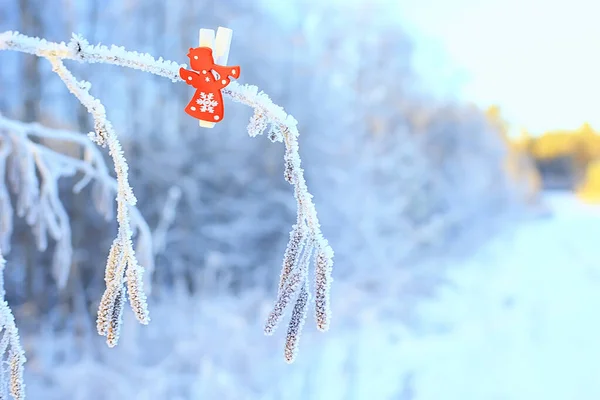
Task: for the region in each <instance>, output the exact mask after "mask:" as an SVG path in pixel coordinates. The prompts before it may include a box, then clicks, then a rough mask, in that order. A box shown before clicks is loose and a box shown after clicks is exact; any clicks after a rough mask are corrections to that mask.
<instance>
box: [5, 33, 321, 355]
mask: <svg viewBox="0 0 600 400" xmlns="http://www.w3.org/2000/svg"><path fill="white" fill-rule="evenodd" d="M2 49H8V50H15V51H20V52H24V53H29V54H34V55H37V56H40V57H45V58H47V59H49V60H51V62H52V64H53V66H54V70H55V72H57V73H58V74H59V75H60V76H61V78H62V79H63V81H64V82H65V84H66V85H67V87H69V89H70V90H71V92H72V93H73V94H74V95H75V96H76V97H77V98H78V99H79V100H80V101H81V103H82V104H83V105H84V106H86V108H87V109H88V111H89V112H90V113H91V114H92V115H93V116H94V121H95V136H94V137H93V139H94V140H95V141H96V142H97V143H98V144H100V145H108V146H109V148H110V150H111V155H112V156H113V157H114V158H115V168H116V170H117V177H118V180H119V196H118V197H117V199H118V202H119V203H118V204H119V217H118V218H120V219H119V223H120V226H121V228H120V229H119V235H118V237H117V239H116V241H115V243H114V244H113V248H112V249H111V254H121V253H122V252H125V254H126V257H125V258H124V259H121V258H120V257H113V258H112V259H111V257H109V263H108V266H107V279H108V278H110V279H108V281H107V291H106V292H105V296H104V297H103V300H102V306H101V308H102V307H105V308H107V309H104V310H103V312H102V313H99V324H98V328H99V331H100V332H101V333H103V334H106V332H107V330H108V329H109V320H110V318H111V316H112V315H113V312H112V311H113V310H114V307H115V301H117V297H118V296H117V294H118V292H119V288H120V286H119V285H120V284H121V283H122V274H123V270H124V268H125V263H131V264H132V265H131V267H129V268H128V271H131V274H128V276H127V282H128V285H129V284H130V282H135V283H136V285H141V281H140V280H139V276H140V270H139V267H137V264H136V263H135V259H134V257H133V250H132V248H131V241H130V232H129V230H128V229H127V224H126V221H124V215H125V216H126V213H127V211H126V209H127V208H126V207H124V204H127V203H128V204H134V203H135V199H134V197H133V194H132V193H131V188H130V187H129V185H128V183H127V174H126V173H127V170H126V164H125V163H124V158H122V152H121V149H120V146H119V145H118V142H117V141H116V136H115V135H114V131H113V129H112V126H111V125H110V123H109V122H108V121H107V120H106V113H105V110H104V107H103V106H102V104H101V103H100V102H99V101H98V100H96V99H94V98H93V97H92V96H91V95H90V94H89V92H88V90H89V87H90V85H89V83H87V82H77V81H76V80H75V79H74V78H73V76H72V75H71V74H70V73H69V72H68V70H67V69H66V68H65V67H64V65H63V64H62V62H61V60H63V59H67V60H77V61H81V62H88V63H106V64H113V65H118V66H122V67H127V68H134V69H138V70H142V71H146V72H150V73H152V74H155V75H158V76H163V77H165V78H168V79H170V80H171V81H173V82H178V81H181V79H180V77H179V69H180V68H181V67H183V68H185V67H186V65H185V64H181V65H180V64H178V63H175V62H172V61H167V60H163V59H162V58H159V59H155V58H154V57H152V56H150V55H148V54H140V53H137V52H131V51H126V50H125V49H124V48H123V47H118V46H111V47H107V46H100V45H98V46H93V45H90V44H89V43H88V42H87V41H86V40H85V39H83V38H82V37H80V36H77V35H74V36H73V38H72V40H71V41H70V43H69V44H65V43H52V42H47V41H45V40H40V39H37V38H32V37H28V36H25V35H21V34H19V33H17V32H4V33H2V34H0V50H2ZM223 93H224V94H225V95H226V96H228V97H230V98H231V99H233V100H234V101H236V102H240V103H243V104H246V105H248V106H250V107H252V108H253V109H254V115H253V117H252V119H251V121H250V123H249V125H248V133H249V134H250V136H257V135H259V134H262V133H263V132H264V131H265V130H266V127H267V125H269V124H270V129H269V133H268V137H269V139H270V140H272V141H274V142H275V141H282V142H283V143H284V144H285V148H286V151H285V157H284V177H285V179H286V181H288V182H289V183H290V184H292V185H293V186H294V195H295V198H296V202H297V207H298V216H297V223H296V225H295V227H294V228H293V230H292V233H291V234H290V240H291V241H293V240H295V239H294V238H295V237H296V233H297V232H296V231H297V230H300V231H302V232H303V237H304V239H303V240H304V241H305V242H306V243H311V249H310V250H311V251H312V247H313V246H314V250H315V251H316V254H317V257H315V259H316V261H315V264H316V265H315V291H316V310H315V313H316V318H317V327H318V328H319V329H320V330H322V331H325V330H327V329H328V327H329V322H330V318H331V313H330V310H329V286H330V284H331V282H332V278H331V270H332V265H333V250H332V249H331V247H330V246H329V243H328V242H327V240H326V239H325V238H324V237H323V235H322V232H321V227H320V224H319V220H318V218H317V212H316V209H315V206H314V203H313V201H312V195H311V194H310V193H309V192H308V188H307V185H306V181H305V179H304V171H303V169H302V166H301V160H300V155H299V147H298V135H299V133H298V128H297V124H298V123H297V121H296V120H295V119H294V118H293V117H292V116H291V115H288V114H287V113H286V112H285V110H284V109H283V108H282V107H280V106H277V105H275V104H274V103H273V102H272V101H271V99H270V98H269V96H267V95H266V94H265V93H264V92H259V91H258V88H257V87H256V86H249V85H240V84H238V83H237V82H232V83H231V84H230V85H229V86H228V87H227V88H225V89H224V90H223ZM121 160H123V162H121ZM290 246H295V245H294V244H293V243H292V242H290V244H289V245H288V250H286V253H285V256H284V261H283V267H282V274H281V283H280V287H279V294H278V300H277V302H276V304H275V308H274V310H273V312H274V313H275V314H279V313H282V315H283V312H284V311H285V310H284V309H285V307H283V309H281V308H282V306H283V305H284V304H283V303H286V306H287V303H288V301H287V300H289V299H288V298H287V297H288V296H289V298H291V297H292V296H296V297H297V296H298V295H300V294H301V291H302V290H305V289H306V286H305V285H304V283H303V282H304V281H303V280H299V281H298V280H297V278H298V273H300V271H294V267H293V266H295V265H296V264H302V262H300V261H297V260H296V259H297V257H298V256H299V253H300V251H294V250H293V249H292V250H290ZM117 249H118V251H117ZM305 252H306V250H305ZM307 262H308V261H307ZM291 266H292V267H291ZM111 268H113V269H114V270H111V271H110V272H109V271H108V270H109V269H111ZM302 273H304V272H302ZM290 280H293V281H294V282H290ZM109 281H110V282H111V283H110V284H109ZM110 285H112V286H113V287H112V288H110V290H109V286H110ZM131 289H132V287H130V286H128V291H129V296H130V300H131V299H132V298H133V299H136V295H135V294H133V295H132V290H131ZM140 289H141V286H140ZM283 292H285V293H283ZM119 293H120V292H119ZM138 293H141V294H143V292H142V291H139V292H138ZM284 298H286V299H284ZM302 298H304V295H303V296H302ZM137 300H139V302H140V303H139V304H138V305H139V306H140V307H139V308H138V309H137V312H138V313H139V314H138V319H140V320H141V321H142V322H147V314H146V311H145V309H144V307H142V304H143V302H144V301H145V299H144V298H142V297H139V298H137ZM282 300H283V301H282ZM134 308H136V307H134ZM278 308H279V310H278ZM299 309H304V306H303V305H301V306H299ZM100 314H102V315H103V317H102V321H100ZM276 319H277V320H279V317H277V318H276ZM270 320H271V317H270ZM271 322H273V321H271ZM269 325H270V322H267V328H265V331H266V332H267V333H269V332H270V331H272V329H274V327H275V325H276V324H274V325H273V326H272V327H271V328H268V326H269ZM290 329H291V327H290ZM292 331H293V329H292ZM292 347H294V348H295V345H294V346H292ZM290 354H291V353H290ZM286 357H287V358H290V356H289V355H287V356H286ZM291 358H293V357H291Z"/></svg>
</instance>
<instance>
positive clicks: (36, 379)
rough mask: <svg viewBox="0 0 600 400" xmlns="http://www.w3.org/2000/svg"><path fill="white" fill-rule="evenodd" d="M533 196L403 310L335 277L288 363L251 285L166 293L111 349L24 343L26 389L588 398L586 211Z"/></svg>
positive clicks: (70, 395)
mask: <svg viewBox="0 0 600 400" xmlns="http://www.w3.org/2000/svg"><path fill="white" fill-rule="evenodd" d="M547 202H548V205H549V207H550V208H551V209H552V215H551V216H550V215H548V216H546V217H543V218H540V219H536V220H532V221H529V222H526V223H524V224H523V225H521V226H520V227H518V228H516V229H515V230H513V231H512V232H505V233H503V234H501V235H500V236H497V237H496V238H495V239H493V240H492V241H491V242H489V243H488V244H487V245H485V246H484V247H483V248H481V249H480V250H479V251H478V252H477V253H476V254H475V255H474V256H473V257H472V258H470V260H469V261H468V262H465V263H464V264H462V265H460V266H452V265H448V266H445V267H446V268H448V270H449V271H450V272H449V277H448V278H449V281H448V283H447V284H446V285H441V287H440V288H439V289H438V290H437V291H436V295H435V297H434V298H431V299H430V300H425V301H419V302H416V303H415V304H414V305H413V306H412V308H413V309H412V312H409V313H406V312H400V311H398V310H399V309H402V308H405V307H406V306H405V305H403V302H404V301H403V300H402V299H403V298H402V296H396V297H394V296H391V295H390V294H391V293H392V292H393V290H392V289H391V287H387V288H386V289H385V290H383V289H382V287H380V288H379V289H373V288H370V289H368V288H365V287H361V288H357V287H356V285H350V284H349V283H346V282H336V288H337V289H336V290H335V291H334V293H333V296H334V298H335V299H336V302H335V305H334V311H335V312H336V314H335V320H334V323H333V325H332V328H331V331H330V332H329V333H327V334H321V333H316V332H315V331H314V328H312V321H309V322H308V323H307V328H308V332H306V333H305V335H304V337H303V338H302V341H301V348H300V355H299V357H298V360H297V362H296V363H295V364H293V365H286V364H285V363H284V361H283V357H282V354H281V340H282V335H281V334H280V335H279V336H276V337H275V338H272V337H264V336H263V335H262V332H261V324H262V321H263V320H264V319H263V317H264V315H262V314H264V313H266V312H267V310H268V308H269V306H270V299H265V298H264V297H266V296H264V294H260V293H253V294H251V293H248V294H247V295H245V296H243V297H241V298H235V299H233V298H232V299H230V298H228V299H192V301H190V299H189V298H188V299H185V298H176V297H175V298H172V299H170V301H169V307H157V306H156V305H155V306H154V307H153V309H154V310H155V313H154V318H153V322H152V323H151V324H150V326H148V327H137V326H136V325H135V324H134V323H133V321H131V320H126V321H125V323H126V329H125V330H124V336H123V341H122V342H121V343H120V344H119V346H118V347H117V348H115V349H107V348H106V347H105V346H103V345H102V344H101V343H99V341H100V339H98V342H96V341H95V339H94V340H93V341H94V343H93V346H84V345H82V344H81V343H79V342H81V340H79V341H77V340H74V339H73V338H72V337H69V336H68V335H67V336H66V337H63V338H62V339H61V338H58V337H53V338H50V337H46V339H45V340H44V339H41V338H39V337H38V338H36V339H35V340H31V341H26V343H25V344H26V347H28V351H29V354H31V355H32V356H31V357H30V362H29V363H28V365H27V368H28V375H29V377H27V382H28V388H29V389H30V395H31V396H30V398H34V399H38V398H45V399H55V398H56V399H59V398H60V399H78V400H79V399H81V400H83V399H85V400H94V399H144V400H150V399H177V400H183V399H215V400H222V399H232V400H242V399H249V400H250V399H270V400H282V399H294V400H295V399H303V400H304V399H309V400H319V399H323V400H325V399H327V400H338V399H339V400H379V399H382V400H383V399H394V400H410V399H414V400H537V399H540V400H542V399H543V400H597V399H599V398H600V343H599V340H600V339H599V338H600V315H599V312H598V310H600V264H599V263H598V262H597V261H596V260H600V246H599V245H598V238H600V208H597V207H591V206H584V205H582V204H580V203H579V202H578V201H577V200H575V199H574V198H573V197H572V196H571V195H552V196H551V197H549V198H548V199H547ZM390 282H391V280H390ZM383 292H385V293H387V294H386V295H384V294H382V293H383ZM261 310H264V312H262V311H261ZM407 315H408V316H407ZM182 320H185V321H186V322H185V325H182V322H181V321H182ZM401 320H403V321H408V324H405V323H401V322H400V321H401ZM31 339H33V338H31ZM34 343H35V344H34ZM74 343H75V345H74ZM77 343H79V344H77ZM74 346H75V347H74ZM90 348H94V349H95V350H90ZM84 349H87V350H84ZM59 352H63V353H60V354H59ZM82 354H83V356H84V359H83V360H81V359H79V358H80V357H81V356H82ZM42 355H43V356H42ZM76 359H79V361H75V360H76ZM98 359H101V360H102V362H101V363H98V362H96V361H93V360H98ZM40 396H41V397H40Z"/></svg>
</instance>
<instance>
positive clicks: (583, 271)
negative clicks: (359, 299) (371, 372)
mask: <svg viewBox="0 0 600 400" xmlns="http://www.w3.org/2000/svg"><path fill="white" fill-rule="evenodd" d="M547 201H548V204H549V206H550V207H551V209H552V210H553V215H552V216H551V217H548V218H545V219H540V220H537V221H532V222H529V223H527V224H525V225H523V226H521V227H520V228H519V229H517V230H516V231H514V232H511V233H507V234H505V235H502V236H501V237H498V238H496V239H495V240H494V241H493V242H491V243H489V244H488V245H487V246H485V248H483V249H481V250H480V251H479V252H478V253H477V254H476V255H475V256H474V257H473V258H472V259H471V260H470V261H469V262H467V263H465V265H463V266H461V267H459V268H455V269H452V270H451V273H450V275H451V276H450V280H451V282H452V285H449V286H446V287H444V288H442V289H441V290H440V291H439V292H438V295H437V298H436V299H435V301H432V302H427V303H422V304H421V306H420V307H419V310H420V319H421V320H422V323H423V324H425V325H428V326H431V327H435V326H437V327H439V329H438V332H435V331H432V332H431V333H429V334H426V335H417V336H414V335H410V336H411V337H410V339H408V340H403V341H402V342H401V343H400V344H399V356H398V363H400V364H404V363H406V364H409V365H411V366H412V367H411V369H412V370H413V371H414V372H413V377H414V382H413V385H414V397H413V398H414V399H418V400H442V399H443V400H454V399H456V400H458V399H461V400H470V399H473V400H496V399H497V400H500V399H503V400H521V399H522V400H533V399H544V400H570V399H573V400H575V399H577V400H596V399H600V341H599V340H600V313H599V310H600V243H599V238H600V208H598V207H593V206H586V205H583V204H581V203H579V202H578V201H577V200H576V199H575V198H574V197H573V196H571V195H567V194H558V195H556V194H555V195H551V196H548V198H547ZM365 398H366V397H365Z"/></svg>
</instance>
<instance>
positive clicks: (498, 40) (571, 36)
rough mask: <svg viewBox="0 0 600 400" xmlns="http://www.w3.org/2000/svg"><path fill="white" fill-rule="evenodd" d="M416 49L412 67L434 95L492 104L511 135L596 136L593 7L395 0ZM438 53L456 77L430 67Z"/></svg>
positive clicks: (597, 13)
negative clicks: (586, 132) (584, 129)
mask: <svg viewBox="0 0 600 400" xmlns="http://www.w3.org/2000/svg"><path fill="white" fill-rule="evenodd" d="M397 4H398V7H399V9H400V16H401V18H403V19H404V20H405V21H406V25H407V26H409V30H410V31H411V32H414V33H415V34H416V37H417V38H418V40H417V42H418V43H419V46H418V49H419V52H418V57H417V64H418V65H419V66H421V67H422V68H421V69H422V71H424V74H425V75H427V79H428V80H429V81H430V82H431V83H432V84H433V85H435V86H438V87H439V88H442V89H444V88H445V89H446V91H448V89H455V86H456V83H457V82H458V83H462V91H460V92H454V93H455V94H457V95H458V96H460V97H461V98H463V99H465V100H470V101H473V102H475V103H476V104H478V105H481V106H487V105H489V104H499V105H500V106H501V107H502V109H503V110H504V112H505V115H506V116H507V117H508V118H509V120H510V122H511V123H512V124H513V128H514V129H515V131H516V130H518V129H519V128H520V127H525V128H528V129H529V130H530V131H532V132H534V133H536V132H541V131H544V130H549V129H560V128H567V129H570V128H576V127H578V126H580V125H581V124H582V123H583V122H584V121H589V122H590V123H591V124H592V125H593V126H595V127H596V128H598V129H600V99H599V98H598V97H599V96H598V94H599V93H600V1H599V0H596V1H594V0H569V1H556V0H555V1H553V0H548V1H541V0H454V1H449V0H398V2H397ZM440 52H442V53H445V56H446V57H447V58H448V59H449V60H450V61H451V62H452V63H453V64H454V66H455V68H456V71H462V73H461V74H457V73H456V71H453V70H452V69H448V68H447V67H444V68H442V69H439V67H438V68H437V69H438V70H437V71H436V68H433V67H432V64H435V62H432V61H431V60H435V59H439V58H440V54H439V53H440Z"/></svg>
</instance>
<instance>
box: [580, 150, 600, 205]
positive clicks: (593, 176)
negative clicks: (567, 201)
mask: <svg viewBox="0 0 600 400" xmlns="http://www.w3.org/2000/svg"><path fill="white" fill-rule="evenodd" d="M577 196H578V197H579V198H581V199H582V200H584V201H586V202H588V203H600V160H596V161H594V162H591V163H590V164H589V165H588V167H587V170H586V174H585V180H584V183H583V185H581V187H580V188H579V189H578V190H577Z"/></svg>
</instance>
